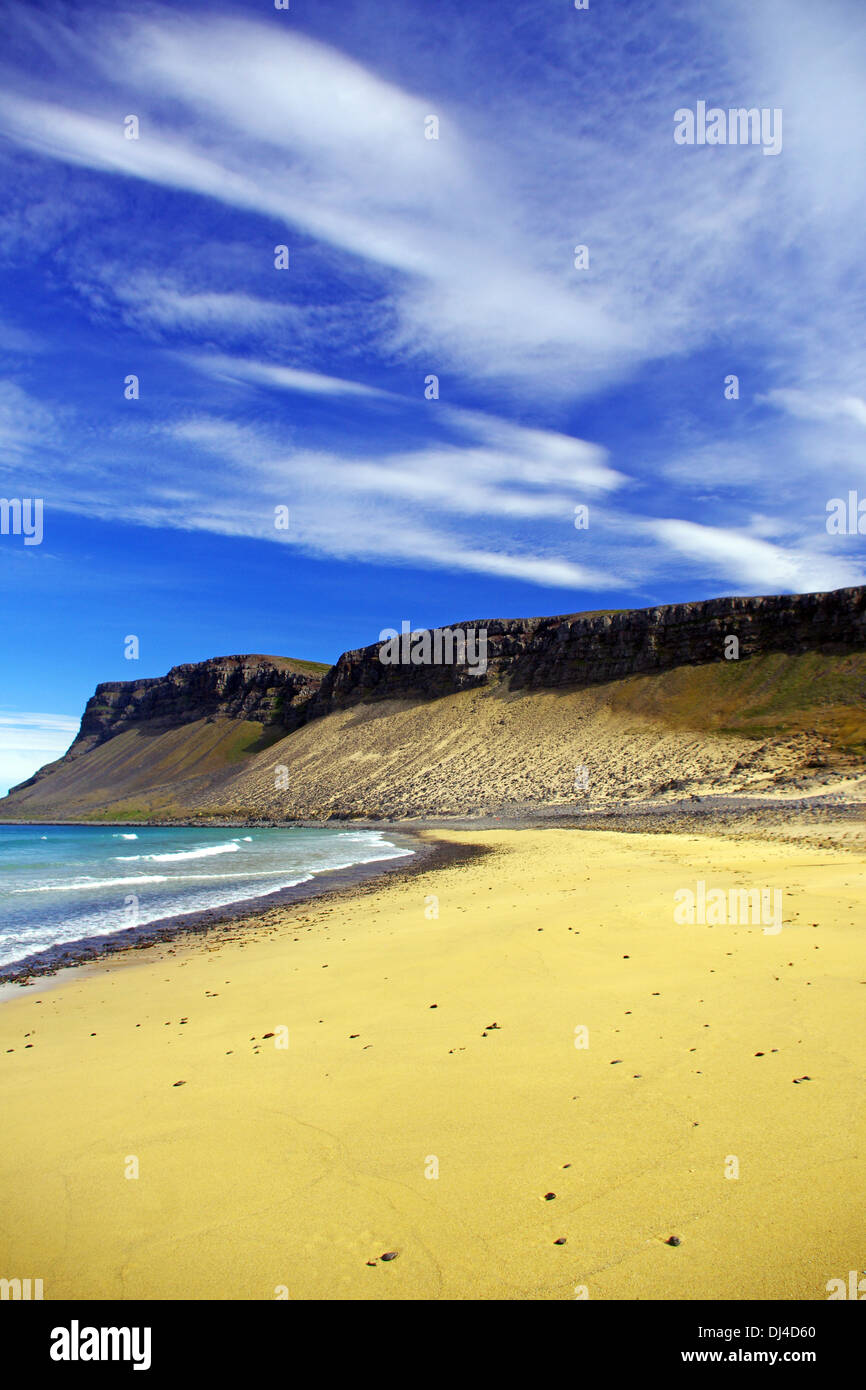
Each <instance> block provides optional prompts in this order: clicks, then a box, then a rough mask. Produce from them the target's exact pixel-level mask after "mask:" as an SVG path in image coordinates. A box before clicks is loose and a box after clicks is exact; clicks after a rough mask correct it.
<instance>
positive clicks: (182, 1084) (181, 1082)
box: [172, 1081, 186, 1086]
mask: <svg viewBox="0 0 866 1390" xmlns="http://www.w3.org/2000/svg"><path fill="white" fill-rule="evenodd" d="M172 1085H173V1086H185V1085H186V1082H185V1081H173V1082H172Z"/></svg>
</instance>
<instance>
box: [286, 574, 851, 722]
mask: <svg viewBox="0 0 866 1390" xmlns="http://www.w3.org/2000/svg"><path fill="white" fill-rule="evenodd" d="M456 629H460V630H461V631H463V632H465V633H467V634H470V633H474V632H478V633H481V632H486V634H487V635H486V648H487V670H486V672H485V673H484V674H479V675H473V674H471V673H470V671H469V669H468V667H467V666H465V665H464V666H460V665H456V664H451V665H445V664H443V665H438V666H437V665H432V664H431V665H413V664H411V663H410V664H402V663H401V664H397V665H386V664H383V663H382V661H381V660H380V659H379V651H380V646H381V644H380V643H378V642H377V643H374V644H372V645H371V646H369V647H363V648H361V649H359V650H357V651H350V652H344V653H343V655H342V656H341V657H340V658H339V660H338V661H337V663H336V665H335V666H332V667H331V669H330V670H329V671H328V672H327V674H326V675H325V677H324V679H323V680H322V682H321V686H320V688H319V690H318V691H317V692H316V693H315V694H314V695H313V697H312V698H311V699H310V700H309V702H308V703H306V704H305V705H304V706H303V708H299V709H298V710H297V711H296V715H297V719H298V722H299V723H303V722H306V721H307V720H309V719H315V718H318V717H320V716H321V715H322V714H328V713H331V712H332V711H334V710H337V709H342V708H345V707H347V706H349V705H353V704H358V703H361V702H365V701H369V700H388V699H413V700H417V699H439V698H441V697H442V696H443V695H449V694H453V693H455V692H456V691H458V690H468V689H472V688H474V687H476V686H478V685H483V684H486V683H488V682H491V681H500V680H503V679H507V681H508V685H509V687H510V689H511V690H556V689H563V688H572V689H574V688H579V687H585V686H589V685H600V684H604V683H606V682H608V681H616V680H623V679H624V678H626V677H628V676H635V675H642V674H646V673H650V672H656V671H665V670H670V669H672V668H673V667H676V666H684V665H698V664H703V663H708V662H716V661H721V660H724V659H725V639H726V637H728V636H735V637H736V638H737V641H738V643H739V653H738V655H739V659H740V660H743V659H747V658H749V657H751V656H755V655H757V654H762V655H766V654H767V653H769V652H787V653H789V654H796V653H798V652H806V651H812V650H815V649H817V648H822V647H830V646H836V647H845V648H850V649H857V648H862V647H866V588H863V587H860V588H854V589H836V590H834V591H832V592H830V593H822V594H791V595H780V596H772V597H759V598H717V599H708V600H706V601H704V602H700V603H678V604H671V605H667V606H664V607H659V608H641V609H628V610H623V611H621V612H613V613H599V614H567V615H564V616H560V617H553V618H524V619H510V620H503V619H501V618H479V619H474V620H472V621H471V622H461V623H456V624H454V625H453V629H452V630H456ZM440 631H441V629H440ZM470 654H471V655H474V649H472V648H470ZM410 655H411V647H410Z"/></svg>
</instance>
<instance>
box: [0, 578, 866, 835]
mask: <svg viewBox="0 0 866 1390" xmlns="http://www.w3.org/2000/svg"><path fill="white" fill-rule="evenodd" d="M448 631H449V630H448V629H439V630H437V633H428V634H426V636H422V635H420V634H413V635H411V636H407V637H406V638H404V639H403V642H404V647H403V650H402V653H401V650H400V647H399V640H398V642H397V643H395V644H394V645H393V647H392V648H390V649H389V650H390V651H391V654H393V655H394V656H396V657H398V658H399V656H400V655H402V656H403V657H404V658H406V659H405V660H403V661H400V660H399V659H398V660H397V661H396V662H395V663H394V664H387V663H385V662H383V660H382V659H381V648H382V644H381V643H380V642H377V643H375V644H372V645H371V646H369V647H364V648H361V649H359V650H356V651H349V652H344V653H343V655H342V656H341V657H340V658H339V660H338V661H337V662H336V664H335V665H334V666H332V667H330V668H328V667H325V666H321V665H318V664H316V663H312V662H302V661H293V660H290V659H288V658H283V657H276V656H262V655H246V656H228V657H217V658H213V659H212V660H209V661H204V662H199V663H196V664H190V665H184V666H175V667H173V668H172V669H171V671H169V672H168V674H167V675H165V676H161V677H156V678H147V679H140V680H133V681H114V682H107V683H104V684H101V685H98V686H97V688H96V691H95V693H94V695H93V696H92V697H91V699H90V700H89V701H88V703H87V707H86V709H85V711H84V715H83V718H82V721H81V728H80V730H79V733H78V735H77V737H76V739H75V740H74V742H73V743H72V745H71V747H70V749H69V751H68V752H67V753H66V754H65V756H64V757H63V758H61V759H59V760H58V761H56V762H54V763H50V764H48V765H47V766H46V767H44V768H42V769H40V771H39V772H37V773H36V774H35V776H34V777H31V778H30V779H28V781H26V782H23V783H21V784H20V785H19V786H18V787H14V788H13V789H12V790H11V791H10V793H9V795H8V796H7V797H6V798H4V799H3V800H0V819H3V820H43V821H50V820H54V819H60V820H63V819H83V820H101V819H105V820H145V819H148V818H153V819H172V818H178V819H187V818H189V819H196V818H198V819H207V818H209V817H224V816H231V817H239V818H240V817H243V818H256V817H262V818H268V819H275V820H283V819H294V818H302V819H306V818H313V817H322V816H362V815H363V816H371V817H377V816H383V817H401V816H413V815H428V814H429V815H449V814H455V815H466V814H472V813H474V812H477V813H492V814H497V815H498V814H509V813H511V814H527V813H531V812H533V811H537V810H538V809H540V808H544V807H563V806H569V805H574V804H575V803H576V801H581V800H583V799H584V796H585V797H587V798H589V799H590V800H592V801H593V802H597V801H602V802H603V801H605V800H619V799H622V798H626V797H647V796H657V797H658V796H661V797H666V796H667V797H670V796H674V795H677V796H680V795H682V794H683V793H684V792H685V793H688V792H705V791H708V790H715V791H729V792H735V791H745V790H749V789H751V790H757V789H761V788H766V787H778V786H786V787H797V786H803V787H805V786H820V785H821V784H822V783H826V782H827V780H828V779H830V778H838V777H839V776H844V775H848V776H850V775H854V774H855V773H857V772H858V771H859V770H860V768H861V764H862V759H863V754H864V751H866V589H864V588H854V589H839V590H835V591H833V592H831V593H820V594H796V595H782V596H775V595H774V596H767V597H754V598H719V599H711V600H707V601H704V602H700V603H685V604H673V605H668V606H665V607H657V608H647V609H638V610H623V611H607V612H599V613H584V614H567V615H560V616H557V617H546V618H527V619H513V620H502V619H479V620H475V621H473V622H463V623H459V624H456V625H455V626H454V628H453V629H451V630H450V631H451V632H452V633H465V634H466V637H467V649H466V655H467V657H468V660H469V663H470V664H469V665H467V664H463V665H460V664H457V663H455V662H454V661H451V662H448V661H447V660H446V661H441V662H440V663H439V664H436V662H435V660H429V659H428V660H427V661H425V660H423V658H424V657H427V658H435V656H436V654H437V646H438V645H442V642H443V634H445V635H447V633H448ZM482 633H484V634H485V641H484V642H483V643H482V642H481V641H480V639H481V634H482ZM733 639H735V642H734V640H733ZM476 642H478V643H480V645H479V646H477V647H476V646H475V645H474V643H476ZM445 646H446V650H445V651H444V652H443V653H442V655H444V656H446V657H447V655H448V652H447V643H445ZM485 648H486V649H485ZM413 650H414V653H415V655H416V656H417V657H419V658H422V660H420V661H419V662H418V663H417V664H416V663H414V662H413V660H412V655H413ZM482 652H483V655H484V657H485V658H486V660H484V661H482V660H480V659H479V658H480V656H481V654H482ZM473 662H474V663H475V666H476V670H475V673H474V674H473V671H472V663H473ZM482 667H483V668H484V669H482ZM577 768H585V769H586V772H585V774H581V775H583V776H584V777H585V778H586V779H587V780H588V786H587V788H586V791H585V793H584V792H583V791H576V790H575V769H577Z"/></svg>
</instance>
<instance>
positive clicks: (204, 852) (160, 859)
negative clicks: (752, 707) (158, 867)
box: [114, 840, 240, 864]
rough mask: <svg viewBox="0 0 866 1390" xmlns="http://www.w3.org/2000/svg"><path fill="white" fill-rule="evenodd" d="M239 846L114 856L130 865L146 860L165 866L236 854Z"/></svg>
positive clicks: (232, 843) (231, 845)
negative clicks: (166, 864)
mask: <svg viewBox="0 0 866 1390" xmlns="http://www.w3.org/2000/svg"><path fill="white" fill-rule="evenodd" d="M239 849H240V845H238V844H236V843H235V841H234V840H230V841H229V843H228V844H227V845H208V847H207V848H206V849H182V850H176V851H174V852H173V853H172V854H116V855H115V856H114V857H115V859H117V860H118V862H120V861H121V860H123V861H125V862H126V863H131V862H132V860H134V859H147V860H149V861H150V862H151V863H152V864H165V863H168V862H169V861H170V860H173V859H210V857H211V856H212V855H214V854H236V853H237V851H238V850H239Z"/></svg>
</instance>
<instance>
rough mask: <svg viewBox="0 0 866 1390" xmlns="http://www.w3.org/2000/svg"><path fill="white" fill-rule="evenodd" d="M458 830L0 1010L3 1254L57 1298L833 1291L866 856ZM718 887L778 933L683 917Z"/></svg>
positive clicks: (849, 1254)
mask: <svg viewBox="0 0 866 1390" xmlns="http://www.w3.org/2000/svg"><path fill="white" fill-rule="evenodd" d="M435 838H436V839H440V840H441V839H451V840H459V841H460V842H464V843H478V844H481V845H484V846H487V847H489V849H490V850H491V851H492V852H491V853H488V854H487V855H486V856H485V857H484V858H482V859H478V860H475V861H472V862H471V863H469V864H468V865H464V866H460V865H453V866H451V867H446V868H442V869H437V870H434V871H428V872H424V873H421V874H418V875H416V876H414V877H408V878H404V879H399V880H391V881H385V882H384V883H383V886H382V887H381V888H378V889H376V891H374V892H372V893H371V892H366V893H355V894H352V895H343V896H342V897H340V898H339V899H333V898H332V899H330V900H329V901H321V902H319V903H316V902H313V903H308V904H301V905H298V906H296V907H292V908H283V909H280V910H279V911H278V912H275V913H271V914H270V915H269V916H268V917H267V918H265V919H259V920H257V921H255V922H252V923H249V924H234V925H232V926H231V927H226V928H223V929H220V930H218V931H217V932H214V933H211V934H210V935H208V936H206V937H196V938H184V939H183V940H182V941H175V942H174V943H173V944H171V945H162V946H158V947H153V948H150V949H148V950H144V951H131V952H129V953H126V954H124V955H123V956H119V957H115V958H114V960H112V961H111V962H107V963H103V964H100V965H99V966H98V967H95V968H92V969H89V970H87V971H77V972H71V973H67V974H65V975H64V976H63V977H59V978H58V980H56V981H53V982H37V984H36V985H35V986H34V987H32V988H28V989H26V990H25V991H19V992H18V994H17V996H16V997H15V998H13V999H11V1000H7V1001H4V1002H3V1003H2V1004H0V1076H2V1093H3V1103H2V1114H3V1128H2V1139H0V1191H2V1202H0V1276H3V1277H9V1278H11V1277H16V1276H17V1277H21V1278H24V1277H31V1278H42V1279H43V1281H44V1290H45V1297H46V1298H47V1299H52V1298H54V1299H57V1298H216V1299H272V1298H274V1297H275V1296H277V1294H278V1292H279V1291H280V1290H281V1289H283V1288H284V1289H286V1290H287V1291H288V1296H289V1297H291V1298H295V1299H298V1298H325V1299H330V1298H374V1299H389V1298H482V1299H499V1298H504V1299H526V1298H529V1299H573V1298H575V1296H576V1291H577V1292H579V1291H581V1290H585V1291H586V1294H587V1295H588V1297H590V1298H598V1299H627V1298H642V1299H651V1298H663V1299H691V1298H719V1299H724V1298H738V1297H742V1298H762V1297H769V1298H782V1299H825V1298H826V1297H827V1293H826V1284H827V1281H828V1280H830V1279H832V1278H843V1279H847V1278H848V1273H849V1271H850V1270H851V1269H860V1267H861V1266H862V1264H863V1256H864V1251H866V1217H864V1209H863V1208H864V1204H863V1191H864V1176H866V1174H864V1156H866V1123H864V1117H866V1108H864V1088H863V1072H864V1067H863V1033H864V1029H863V1021H864V1012H866V951H864V940H866V931H864V917H866V914H864V898H866V878H864V873H863V868H864V861H863V858H862V857H861V856H855V855H852V854H850V853H844V852H842V851H840V850H834V849H816V848H812V847H808V846H797V845H790V844H767V843H761V842H759V841H757V840H743V841H740V842H736V843H735V842H732V841H728V840H723V839H712V838H705V837H701V838H697V837H691V836H685V835H666V836H664V837H662V836H640V835H629V836H626V835H618V834H607V833H587V832H580V831H576V830H559V829H555V830H554V829H551V830H543V831H535V830H522V831H489V830H485V831H482V832H463V831H461V832H460V833H459V834H456V833H455V834H445V833H444V832H437V834H436V837H435ZM698 879H704V880H705V881H706V883H707V885H708V887H711V886H721V887H723V888H725V889H728V888H730V887H737V886H743V887H778V888H781V889H782V890H783V918H784V926H783V928H782V930H781V932H780V933H778V934H768V933H765V932H764V931H763V930H762V928H761V926H760V925H755V926H751V925H747V926H724V927H722V926H706V925H700V924H694V925H687V924H684V925H677V924H676V923H675V922H674V917H673V894H674V892H675V890H676V889H678V888H689V887H691V888H693V889H694V887H695V884H696V881H697V880H698ZM434 894H435V895H436V897H437V898H438V917H436V916H434V915H432V914H433V912H434V908H435V904H434V903H433V902H432V901H431V900H430V897H431V895H434ZM39 1001H41V1002H39ZM433 1005H435V1006H436V1007H435V1008H433V1007H432V1006H433ZM183 1020H186V1021H185V1022H184V1021H183ZM493 1024H497V1025H498V1026H497V1027H495V1028H494V1027H492V1025H493ZM488 1025H490V1026H488ZM580 1028H585V1029H587V1030H588V1042H589V1046H588V1047H576V1046H575V1042H576V1041H578V1042H580V1041H582V1040H583V1035H582V1034H581V1033H576V1032H575V1030H576V1029H580ZM281 1029H286V1030H288V1047H281V1046H278V1044H279V1043H280V1042H281V1041H282V1040H283V1037H284V1034H281V1032H280V1030H281ZM268 1033H274V1034H275V1036H274V1037H272V1038H266V1037H265V1035H266V1034H268ZM485 1034H486V1036H485ZM353 1035H357V1036H353ZM28 1043H29V1044H31V1046H30V1047H28V1046H27V1044H28ZM10 1049H12V1050H10ZM757 1054H763V1055H757ZM803 1077H808V1078H809V1080H801V1081H799V1083H798V1084H794V1082H795V1078H803ZM179 1081H183V1082H184V1083H185V1084H184V1085H182V1086H178V1085H176V1083H177V1082H179ZM133 1159H135V1160H137V1167H138V1173H139V1176H138V1177H137V1178H136V1177H128V1176H126V1174H127V1173H130V1172H133V1171H134V1170H135V1166H136V1165H135V1164H134V1163H133V1162H132V1160H133ZM733 1160H736V1164H735V1163H734V1162H733ZM737 1170H738V1173H739V1176H729V1174H733V1173H734V1172H735V1171H737ZM437 1171H438V1176H433V1174H434V1173H435V1172H437ZM548 1193H554V1194H555V1196H554V1197H553V1198H551V1199H548V1200H545V1194H548ZM671 1236H676V1237H678V1238H679V1239H680V1241H681V1244H680V1245H679V1246H672V1245H668V1244H667V1243H666V1242H667V1241H668V1239H669V1237H671ZM562 1238H564V1239H565V1243H564V1244H556V1243H555V1242H556V1241H557V1240H561V1239H562ZM392 1251H396V1252H397V1257H396V1258H395V1259H393V1260H390V1261H388V1262H382V1261H381V1260H380V1259H379V1257H380V1256H381V1255H382V1254H383V1253H385V1252H392ZM368 1261H375V1263H374V1264H368Z"/></svg>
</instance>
